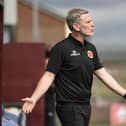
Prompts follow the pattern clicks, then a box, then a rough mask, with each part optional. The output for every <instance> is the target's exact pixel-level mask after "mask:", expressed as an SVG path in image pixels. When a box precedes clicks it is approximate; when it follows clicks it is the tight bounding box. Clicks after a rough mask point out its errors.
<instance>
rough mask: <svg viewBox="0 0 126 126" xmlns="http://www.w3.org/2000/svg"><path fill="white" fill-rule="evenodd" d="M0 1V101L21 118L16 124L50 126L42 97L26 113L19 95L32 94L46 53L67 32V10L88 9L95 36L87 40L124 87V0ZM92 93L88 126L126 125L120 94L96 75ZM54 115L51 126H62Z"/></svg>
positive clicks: (43, 65) (125, 79)
mask: <svg viewBox="0 0 126 126" xmlns="http://www.w3.org/2000/svg"><path fill="white" fill-rule="evenodd" d="M0 5H1V6H3V7H4V28H3V30H4V31H3V40H4V41H3V68H2V69H3V73H2V74H3V75H2V88H3V90H2V96H3V97H2V100H3V104H4V107H5V110H6V111H7V112H9V111H10V112H11V113H15V114H16V115H17V116H18V118H20V121H19V120H18V124H19V125H20V126H26V125H27V126H29V125H30V126H32V125H34V126H47V125H48V126H49V124H46V122H45V120H46V118H47V117H46V116H45V115H46V114H45V107H46V102H47V101H46V100H45V97H42V99H41V100H40V101H39V102H38V104H37V107H36V108H35V110H34V111H33V114H30V115H28V116H26V115H23V114H22V112H21V106H22V103H21V102H20V99H21V98H22V97H25V96H30V95H31V93H32V91H33V90H34V88H35V86H36V83H37V81H38V80H39V78H40V77H41V75H42V74H43V72H44V69H45V68H44V67H45V59H46V56H45V51H46V50H47V49H50V48H51V47H52V46H54V45H55V44H56V43H57V42H59V41H60V40H62V39H64V38H65V37H67V35H68V34H69V32H70V31H69V30H68V28H67V26H66V23H65V16H66V15H67V12H68V10H69V9H71V8H74V7H75V8H85V9H87V10H89V12H90V14H91V16H92V18H93V20H94V23H95V35H94V36H93V37H92V38H89V40H90V41H91V42H92V43H93V44H95V46H96V48H97V50H98V52H99V55H100V57H101V59H102V61H103V63H104V66H105V67H106V68H107V70H108V71H109V72H110V73H111V74H112V75H113V76H114V77H115V79H116V80H117V81H118V82H119V83H120V85H122V86H123V87H125V88H126V23H125V22H126V16H125V15H126V1H125V0H121V1H119V0H100V1H99V0H93V1H92V0H88V1H84V0H68V1H64V0H46V1H42V0H0ZM92 91H93V93H92V99H91V102H92V116H91V123H90V126H110V125H112V126H115V125H116V126H120V125H121V126H122V125H126V102H125V101H124V100H123V98H122V97H120V96H118V95H116V94H114V93H113V92H112V91H110V90H109V89H107V88H106V87H105V86H104V85H103V83H101V82H100V81H99V80H98V79H97V78H95V77H94V83H93V88H92ZM7 93H8V94H7ZM54 102H55V101H54ZM54 118H55V122H56V123H55V124H54V125H55V126H61V125H60V122H59V120H58V118H57V116H56V115H55V117H54ZM51 126H53V125H51Z"/></svg>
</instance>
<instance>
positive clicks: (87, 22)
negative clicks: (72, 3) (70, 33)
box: [78, 13, 94, 37]
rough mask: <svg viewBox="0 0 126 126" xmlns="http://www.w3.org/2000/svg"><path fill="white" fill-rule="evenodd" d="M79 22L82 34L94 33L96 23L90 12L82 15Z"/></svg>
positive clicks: (89, 34)
mask: <svg viewBox="0 0 126 126" xmlns="http://www.w3.org/2000/svg"><path fill="white" fill-rule="evenodd" d="M78 24H79V25H78V28H79V29H78V30H79V32H80V33H81V34H82V35H84V36H87V37H88V36H92V35H93V34H94V23H93V21H92V18H91V17H90V15H89V14H88V13H87V14H83V15H81V16H80V21H79V23H78Z"/></svg>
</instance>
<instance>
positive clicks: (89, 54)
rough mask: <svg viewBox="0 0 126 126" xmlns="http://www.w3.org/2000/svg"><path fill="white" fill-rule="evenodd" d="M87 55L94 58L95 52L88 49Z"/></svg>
mask: <svg viewBox="0 0 126 126" xmlns="http://www.w3.org/2000/svg"><path fill="white" fill-rule="evenodd" d="M87 56H88V57H89V58H90V59H93V58H94V54H93V52H92V51H91V50H88V51H87Z"/></svg>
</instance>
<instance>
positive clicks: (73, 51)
mask: <svg viewBox="0 0 126 126" xmlns="http://www.w3.org/2000/svg"><path fill="white" fill-rule="evenodd" d="M79 55H80V53H77V51H76V50H72V52H71V54H70V56H79Z"/></svg>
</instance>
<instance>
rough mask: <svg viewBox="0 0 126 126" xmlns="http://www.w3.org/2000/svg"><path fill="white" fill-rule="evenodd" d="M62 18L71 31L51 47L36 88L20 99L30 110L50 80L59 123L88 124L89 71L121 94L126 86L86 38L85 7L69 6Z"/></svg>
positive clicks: (70, 125) (89, 33)
mask: <svg viewBox="0 0 126 126" xmlns="http://www.w3.org/2000/svg"><path fill="white" fill-rule="evenodd" d="M66 21H67V24H68V26H69V28H70V30H71V32H72V33H71V34H70V35H69V36H68V38H66V39H64V40H62V41H61V42H59V43H58V44H56V45H55V46H54V47H53V49H52V50H51V54H50V59H49V62H48V65H47V69H46V71H45V73H44V75H43V77H42V78H41V79H40V81H39V82H38V86H37V88H36V89H35V91H34V92H33V94H32V96H31V97H30V98H29V97H28V98H24V99H22V100H23V101H25V103H24V105H23V111H24V112H25V113H29V112H32V109H33V108H34V106H35V104H36V102H37V101H38V99H39V98H40V97H41V96H42V95H43V94H44V93H45V92H46V91H47V89H48V88H49V87H50V85H51V84H52V82H53V81H54V82H55V88H56V103H57V106H56V111H57V115H58V117H59V119H60V121H61V123H62V125H63V126H88V125H89V120H90V112H91V107H90V97H91V87H92V80H93V73H94V74H95V75H96V76H97V77H98V78H99V79H100V80H102V81H103V82H104V84H105V85H106V86H107V87H109V88H110V89H111V90H113V91H114V92H116V93H117V94H119V95H121V96H123V97H124V98H126V89H124V88H123V87H121V86H120V85H119V84H118V83H117V82H116V81H115V80H114V79H113V77H112V76H111V75H110V74H109V73H108V72H107V71H106V70H105V68H104V66H103V65H102V63H101V62H100V60H99V57H98V54H97V50H96V48H95V46H94V45H93V44H91V43H90V42H88V41H87V40H86V37H90V36H92V35H93V34H94V23H93V21H92V18H91V16H90V14H89V13H88V11H87V10H84V9H72V10H70V11H69V13H68V16H67V18H66Z"/></svg>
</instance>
